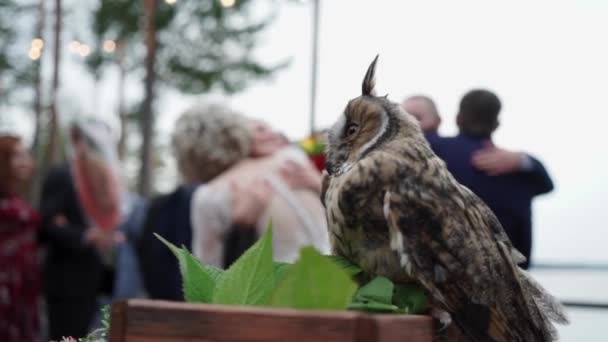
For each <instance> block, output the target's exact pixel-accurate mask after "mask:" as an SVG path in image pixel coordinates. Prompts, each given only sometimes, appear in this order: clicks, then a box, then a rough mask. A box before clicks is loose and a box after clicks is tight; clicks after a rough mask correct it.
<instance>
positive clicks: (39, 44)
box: [32, 38, 44, 50]
mask: <svg viewBox="0 0 608 342" xmlns="http://www.w3.org/2000/svg"><path fill="white" fill-rule="evenodd" d="M43 47H44V40H42V39H40V38H34V39H33V40H32V48H33V49H36V50H41V49H42V48H43Z"/></svg>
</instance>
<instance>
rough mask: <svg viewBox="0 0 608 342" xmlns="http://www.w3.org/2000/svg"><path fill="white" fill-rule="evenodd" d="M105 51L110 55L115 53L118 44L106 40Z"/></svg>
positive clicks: (104, 43)
mask: <svg viewBox="0 0 608 342" xmlns="http://www.w3.org/2000/svg"><path fill="white" fill-rule="evenodd" d="M103 50H104V51H105V52H108V53H112V52H114V50H116V42H114V41H113V40H106V41H105V42H103Z"/></svg>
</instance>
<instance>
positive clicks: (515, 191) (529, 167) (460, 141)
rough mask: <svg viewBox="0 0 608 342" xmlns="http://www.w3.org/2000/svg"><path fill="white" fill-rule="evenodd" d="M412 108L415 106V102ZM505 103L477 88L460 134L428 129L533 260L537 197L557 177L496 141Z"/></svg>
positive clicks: (464, 105)
mask: <svg viewBox="0 0 608 342" xmlns="http://www.w3.org/2000/svg"><path fill="white" fill-rule="evenodd" d="M410 108H411V107H410ZM500 109H501V103H500V100H499V99H498V97H497V96H496V95H495V94H494V93H492V92H490V91H487V90H472V91H470V92H468V93H467V94H466V95H464V97H463V98H462V100H461V102H460V109H459V113H458V116H457V124H458V128H459V134H458V135H457V136H455V137H440V136H438V135H437V134H433V133H431V134H427V139H428V140H429V143H430V144H431V147H432V148H433V150H434V151H435V153H436V154H437V155H438V156H439V157H440V158H442V159H443V160H444V161H445V162H446V165H447V167H448V169H449V170H450V172H451V173H452V174H453V175H454V177H455V178H456V179H457V180H458V181H459V182H460V183H462V184H463V185H465V186H467V187H468V188H469V189H471V191H473V192H474V193H475V194H476V195H477V196H479V197H480V198H481V199H482V200H483V201H484V202H486V204H487V205H488V206H489V207H490V208H491V209H492V211H493V212H494V214H496V216H497V217H498V220H499V221H500V223H501V224H502V226H503V228H504V229H505V231H506V233H507V235H508V236H509V238H510V239H511V241H512V242H513V245H514V246H515V248H517V249H518V250H519V251H520V252H521V253H522V254H524V256H525V257H526V259H527V261H526V262H525V263H524V264H522V265H521V266H522V267H524V268H526V269H527V268H528V267H529V265H530V255H531V250H532V199H533V198H534V197H535V196H538V195H541V194H545V193H548V192H550V191H552V190H553V182H552V181H551V178H550V176H549V174H548V173H547V171H546V170H545V168H544V166H543V165H542V163H541V162H540V161H538V160H537V159H535V158H533V157H532V156H530V155H528V154H526V153H521V152H513V151H508V150H505V149H502V148H500V147H497V146H495V145H494V144H493V143H492V134H493V133H494V131H495V130H496V129H497V128H498V125H499V121H498V114H499V112H500Z"/></svg>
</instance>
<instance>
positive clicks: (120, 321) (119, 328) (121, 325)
mask: <svg viewBox="0 0 608 342" xmlns="http://www.w3.org/2000/svg"><path fill="white" fill-rule="evenodd" d="M127 306H128V303H127V302H118V303H114V304H112V309H111V316H110V341H112V342H125V335H126V331H125V330H126V324H125V323H126V318H127V317H126V315H127Z"/></svg>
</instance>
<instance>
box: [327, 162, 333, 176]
mask: <svg viewBox="0 0 608 342" xmlns="http://www.w3.org/2000/svg"><path fill="white" fill-rule="evenodd" d="M334 170H335V166H334V163H332V162H330V161H329V160H327V161H326V162H325V171H327V174H328V175H330V176H331V175H333V174H334Z"/></svg>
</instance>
